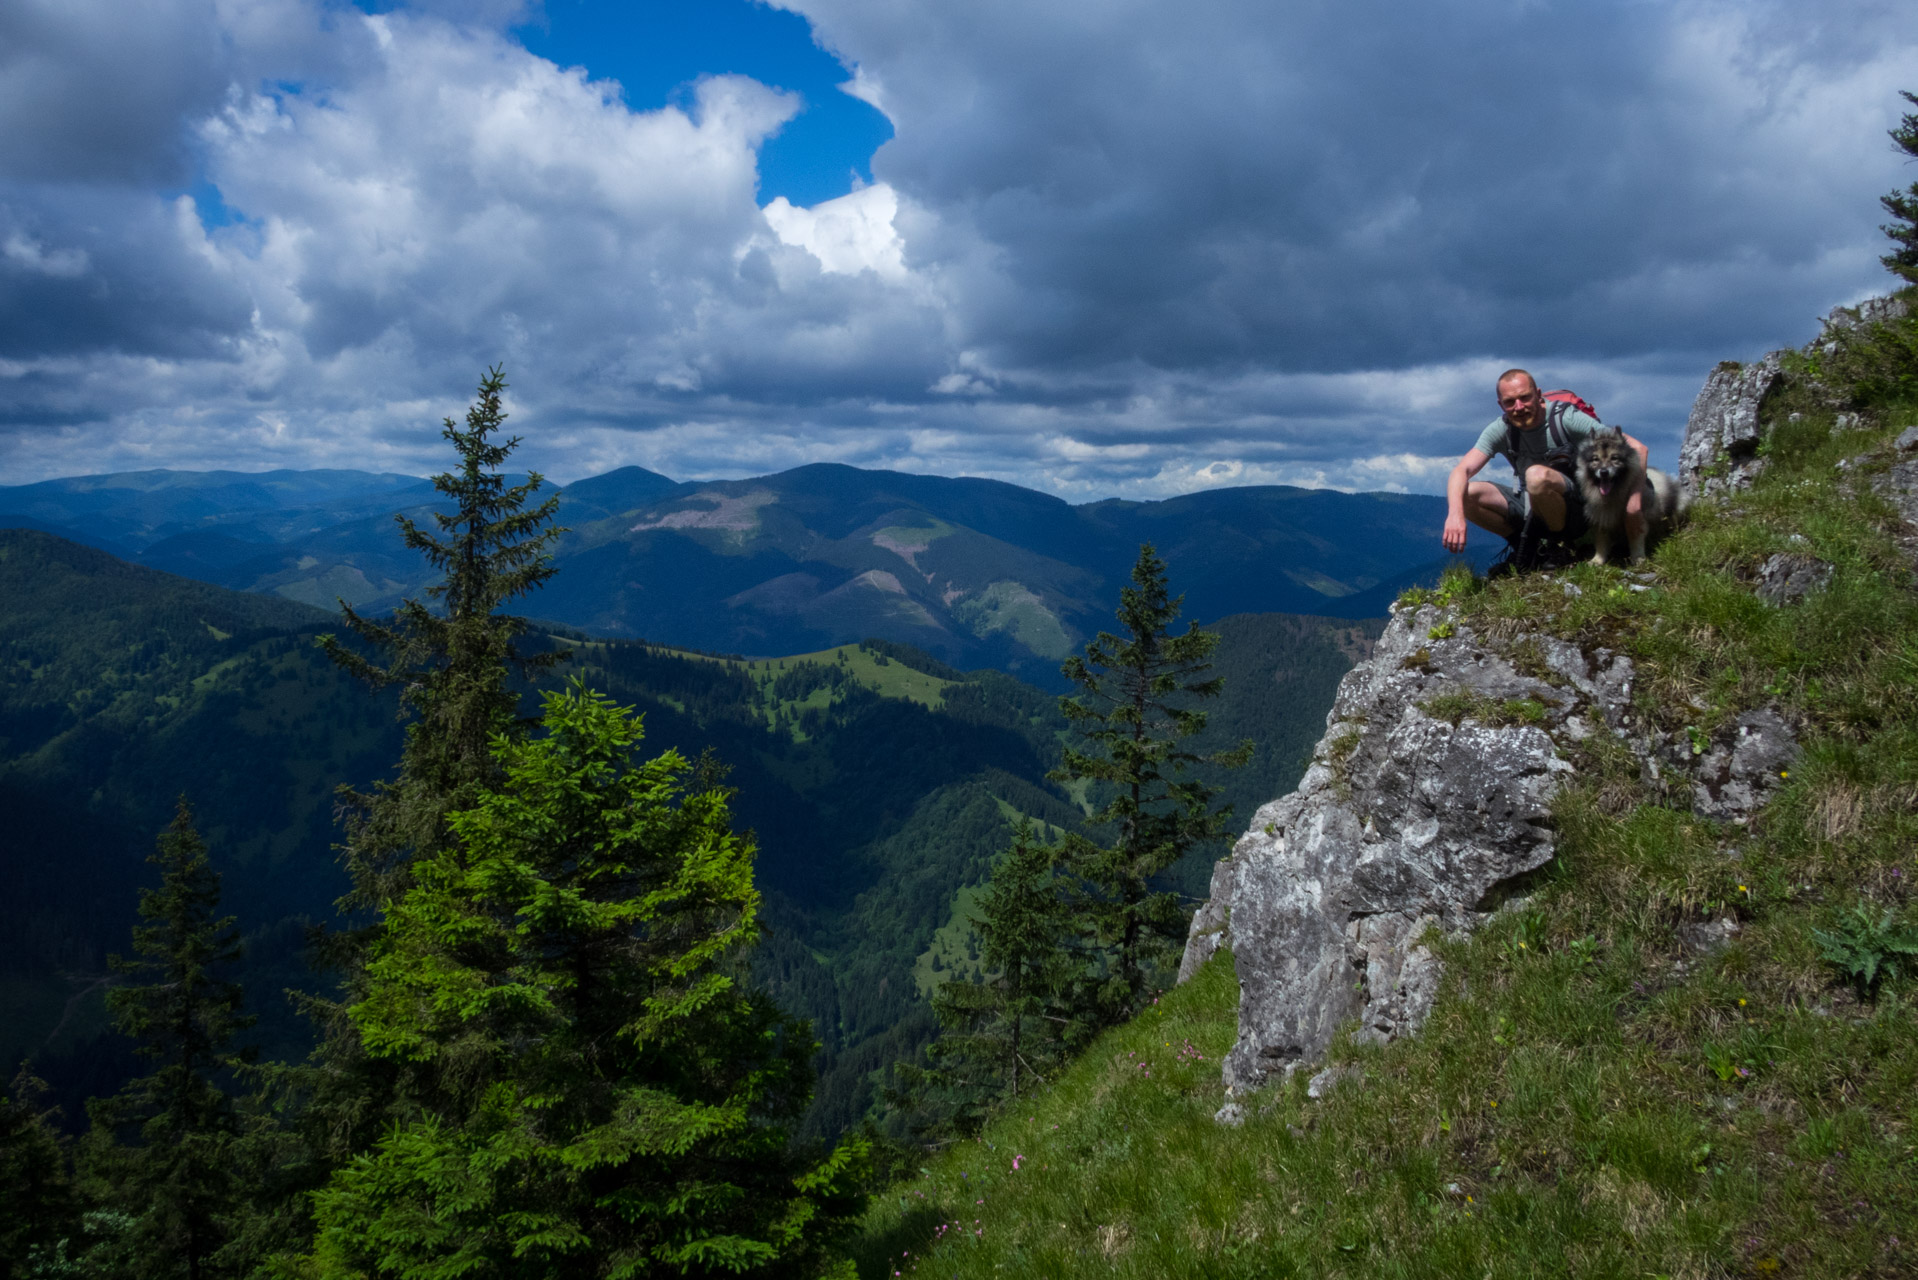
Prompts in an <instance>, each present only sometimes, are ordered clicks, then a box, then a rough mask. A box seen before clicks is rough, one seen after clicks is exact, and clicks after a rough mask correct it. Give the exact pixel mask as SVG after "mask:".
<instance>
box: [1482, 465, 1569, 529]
mask: <svg viewBox="0 0 1918 1280" xmlns="http://www.w3.org/2000/svg"><path fill="white" fill-rule="evenodd" d="M1480 479H1484V477H1482V476H1481V477H1480ZM1486 483H1487V484H1489V485H1491V486H1492V487H1493V488H1494V489H1497V490H1498V491H1499V492H1500V493H1502V494H1504V495H1505V510H1506V512H1507V513H1508V514H1509V515H1510V516H1511V518H1512V532H1511V534H1510V535H1509V536H1511V537H1514V538H1516V537H1517V536H1518V534H1519V530H1521V529H1523V528H1524V527H1525V518H1526V517H1527V516H1529V515H1530V514H1531V511H1532V504H1531V495H1530V494H1528V493H1526V492H1525V487H1524V486H1523V485H1521V484H1519V483H1518V477H1517V476H1514V477H1512V479H1511V481H1509V482H1507V481H1504V480H1486ZM1586 529H1587V525H1586V523H1585V504H1584V503H1583V502H1581V501H1580V500H1579V497H1578V482H1577V481H1576V480H1572V479H1571V478H1570V477H1567V485H1566V492H1565V527H1564V528H1563V529H1560V530H1558V531H1556V532H1554V531H1552V530H1550V529H1546V530H1544V532H1545V534H1546V536H1547V537H1552V538H1562V539H1563V540H1565V541H1566V542H1576V541H1578V540H1579V539H1580V538H1582V537H1584V536H1585V532H1586Z"/></svg>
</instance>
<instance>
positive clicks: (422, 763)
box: [322, 368, 567, 910]
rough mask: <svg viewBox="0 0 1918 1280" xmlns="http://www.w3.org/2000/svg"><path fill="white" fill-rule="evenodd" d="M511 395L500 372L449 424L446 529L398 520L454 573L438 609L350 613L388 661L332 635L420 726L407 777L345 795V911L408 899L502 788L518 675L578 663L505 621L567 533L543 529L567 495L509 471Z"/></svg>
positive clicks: (414, 604)
mask: <svg viewBox="0 0 1918 1280" xmlns="http://www.w3.org/2000/svg"><path fill="white" fill-rule="evenodd" d="M506 385H507V384H506V378H505V375H504V373H503V372H502V371H501V370H500V369H498V368H493V369H489V370H487V372H486V377H485V378H484V379H482V380H481V381H480V384H479V391H478V396H477V398H476V399H475V400H474V402H473V404H472V405H471V406H470V407H469V408H468V409H467V411H466V425H465V428H464V429H461V428H460V427H459V426H457V425H456V424H455V423H454V422H453V420H452V419H451V418H447V419H446V420H445V427H444V429H443V430H442V431H441V433H440V434H441V435H442V436H443V437H444V438H445V439H446V440H447V441H449V442H450V443H451V444H452V445H453V448H454V451H455V452H456V453H457V454H458V456H459V465H458V467H457V469H455V470H453V471H447V472H442V473H441V474H439V475H436V476H434V477H433V487H434V488H435V489H437V490H439V492H440V493H442V494H444V495H445V496H446V497H448V498H450V499H452V501H453V504H454V510H453V511H452V512H451V513H450V514H447V513H443V512H435V513H434V515H433V521H434V523H435V524H436V525H437V526H438V531H437V532H433V531H429V530H427V529H424V528H422V527H420V525H419V524H418V523H416V522H415V521H413V520H410V519H408V518H407V517H406V516H404V515H399V516H395V517H394V520H395V521H396V523H398V525H399V527H400V537H401V539H402V540H403V541H404V542H405V544H406V546H407V547H408V549H410V550H412V551H416V552H418V553H419V554H420V555H421V556H423V557H424V558H425V559H426V561H427V563H429V564H430V565H432V566H433V568H434V569H436V570H438V571H439V573H440V575H441V577H440V580H439V581H438V582H436V583H434V584H433V585H432V586H430V587H428V588H427V589H426V596H427V602H425V603H423V602H421V601H418V600H408V601H406V602H405V603H403V604H401V605H400V607H399V609H398V610H396V611H395V613H394V615H393V617H392V618H391V620H389V621H382V620H378V619H373V618H367V617H363V616H362V615H360V614H359V613H357V612H355V611H354V609H353V608H352V606H351V605H348V604H347V603H346V602H345V601H341V602H340V611H341V613H342V614H343V615H344V616H345V619H346V625H347V627H348V629H349V630H351V631H352V632H353V634H354V635H356V636H357V637H359V639H360V640H361V641H362V642H363V643H364V644H365V645H367V646H368V647H370V648H372V649H373V650H374V651H376V652H377V653H378V654H380V655H381V660H379V661H375V660H373V659H370V658H367V657H365V656H363V655H362V654H361V653H360V652H359V651H358V650H356V649H354V648H352V647H349V646H348V645H346V644H345V643H343V642H341V641H340V640H338V639H337V638H335V637H333V636H325V637H322V644H323V645H324V646H325V648H326V651H327V653H328V654H329V655H330V656H331V657H332V658H333V660H334V661H336V662H338V663H339V664H340V665H341V666H343V667H345V668H346V669H347V670H348V671H350V672H352V673H353V674H355V675H357V676H359V677H361V678H362V679H364V680H366V681H367V682H368V683H369V684H372V685H374V686H375V687H378V688H386V687H395V686H397V687H398V688H399V690H400V705H401V708H402V713H403V714H405V715H407V716H409V717H410V718H411V721H412V722H411V723H410V724H409V725H408V726H407V730H406V745H405V747H404V749H403V751H402V754H401V757H400V768H399V776H398V777H397V778H396V779H395V780H394V781H392V782H390V783H382V784H379V785H377V786H376V787H374V789H373V790H372V792H370V793H357V792H351V791H348V792H346V793H344V798H345V799H346V800H347V802H348V814H349V817H348V828H347V842H346V847H345V860H346V867H347V871H348V873H349V874H350V875H351V876H352V879H353V890H352V893H351V895H350V896H349V897H348V899H347V900H346V902H345V903H344V904H343V905H345V906H347V907H348V908H349V909H356V910H358V909H366V908H377V907H379V906H381V905H382V904H383V903H384V902H385V901H386V900H387V899H388V898H389V897H391V896H392V895H393V894H394V893H395V892H396V891H400V890H403V889H404V887H405V884H406V875H405V867H406V864H407V862H408V861H409V860H410V859H412V858H414V857H417V856H420V855H423V854H426V853H430V852H432V851H433V850H434V849H437V848H438V847H440V845H441V844H442V843H443V841H444V839H445V815H446V814H447V813H449V812H451V811H452V810H454V809H457V808H464V807H466V806H468V805H470V804H471V803H472V800H473V797H474V796H476V795H477V794H478V793H479V789H480V788H481V787H483V786H489V785H492V784H495V783H497V782H498V781H499V774H498V771H497V768H496V766H495V764H494V760H493V755H492V739H493V735H495V734H497V733H502V732H513V731H515V730H516V729H517V728H518V727H519V724H518V720H517V710H518V705H519V703H518V697H517V695H516V694H515V693H514V691H513V689H512V687H511V685H510V677H511V676H512V675H514V674H518V675H521V676H526V675H530V674H532V673H534V672H536V671H538V670H541V669H544V668H547V667H551V666H553V665H554V664H556V663H558V662H562V661H564V660H565V658H566V656H567V655H566V654H565V653H563V652H547V653H539V654H525V653H522V652H520V650H519V648H518V646H517V644H516V641H517V640H518V639H519V637H521V636H522V635H524V634H525V632H526V620H525V619H524V618H518V617H513V616H511V615H508V614H503V613H501V612H499V610H500V608H501V607H502V606H503V605H505V604H506V603H507V602H509V601H511V600H514V599H516V598H518V597H520V596H523V595H526V594H528V593H529V592H531V591H533V590H534V589H536V588H538V587H539V586H540V585H542V584H543V583H544V582H545V581H546V580H547V579H548V578H550V577H552V576H553V573H554V569H553V566H552V563H551V559H550V556H549V550H550V548H551V546H552V543H553V541H554V540H555V539H556V538H557V537H558V536H559V535H560V534H561V533H564V532H565V530H564V529H560V528H557V527H551V528H542V526H545V525H548V524H549V523H550V522H551V520H552V519H553V516H554V515H555V513H556V512H557V511H558V510H559V496H558V495H557V494H555V495H553V496H551V497H549V498H547V499H546V500H545V501H543V502H541V503H540V504H539V505H537V506H531V507H529V506H528V505H527V504H528V503H529V502H530V501H531V500H532V498H533V496H534V495H535V494H537V493H538V492H539V489H540V487H541V485H542V484H543V483H544V479H543V477H541V476H540V474H539V473H538V472H537V471H535V472H531V473H529V474H528V475H527V477H526V482H525V483H524V484H518V485H509V484H507V483H506V477H505V475H504V473H503V472H502V471H501V468H502V467H504V466H505V465H506V462H507V459H508V458H509V457H511V455H512V452H513V450H514V449H515V448H517V447H518V446H519V443H520V441H519V437H517V436H514V437H511V438H509V439H506V440H504V441H496V440H494V439H493V438H492V437H493V436H494V435H495V434H496V433H497V432H499V430H500V429H501V428H502V427H503V426H504V425H505V422H506V416H507V415H506V413H505V412H504V410H502V409H501V407H500V396H501V393H502V392H504V391H505V390H506Z"/></svg>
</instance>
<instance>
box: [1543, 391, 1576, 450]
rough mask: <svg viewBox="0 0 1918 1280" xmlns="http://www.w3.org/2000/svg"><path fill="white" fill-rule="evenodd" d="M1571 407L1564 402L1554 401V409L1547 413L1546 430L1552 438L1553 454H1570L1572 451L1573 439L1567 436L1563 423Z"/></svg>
mask: <svg viewBox="0 0 1918 1280" xmlns="http://www.w3.org/2000/svg"><path fill="white" fill-rule="evenodd" d="M1570 407H1571V406H1570V405H1568V404H1566V403H1565V402H1564V401H1563V400H1554V401H1552V407H1551V408H1550V409H1548V410H1546V411H1545V430H1546V432H1547V433H1549V434H1550V436H1551V440H1552V448H1551V452H1553V453H1570V452H1571V450H1572V441H1571V437H1569V436H1567V435H1566V434H1565V423H1564V421H1563V419H1564V417H1565V411H1566V410H1567V409H1569V408H1570Z"/></svg>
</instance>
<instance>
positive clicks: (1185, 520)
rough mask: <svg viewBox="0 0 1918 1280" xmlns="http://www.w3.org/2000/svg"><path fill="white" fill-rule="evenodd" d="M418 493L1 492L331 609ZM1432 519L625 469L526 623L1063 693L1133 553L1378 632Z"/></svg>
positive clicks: (1417, 562) (5, 511) (372, 588)
mask: <svg viewBox="0 0 1918 1280" xmlns="http://www.w3.org/2000/svg"><path fill="white" fill-rule="evenodd" d="M435 502H436V495H434V494H433V492H432V490H431V488H430V486H428V485H427V484H426V483H425V482H424V481H411V480H408V479H407V478H406V477H395V476H382V475H370V474H366V475H362V474H361V473H356V472H274V473H267V474H266V475H263V476H250V475H241V474H238V473H232V472H206V473H189V472H139V473H129V474H125V475H116V476H83V477H74V478H70V479H64V480H50V481H46V482H43V483H40V484H33V485H21V486H15V487H12V488H0V522H5V523H14V524H26V525H30V526H31V527H34V528H39V529H43V530H48V531H52V532H57V533H60V534H62V535H63V536H67V537H69V538H72V539H74V540H76V541H80V542H85V543H88V544H90V545H95V546H100V547H103V548H105V549H108V550H112V551H114V552H115V553H116V554H119V555H121V556H123V557H125V558H129V559H136V560H138V561H139V562H140V563H142V564H145V565H148V566H151V567H154V568H160V569H165V570H167V571H169V572H172V573H179V574H184V575H186V576H189V577H195V578H199V579H202V580H205V581H209V582H214V583H218V584H220V585H222V586H228V587H232V588H235V589H239V590H249V591H260V592H271V593H275V594H278V595H281V596H284V597H286V598H288V599H293V600H299V601H302V602H305V603H308V604H313V605H317V606H321V607H326V608H331V607H332V605H333V601H334V600H335V599H336V598H339V599H345V600H346V601H347V602H348V603H350V604H353V605H356V606H367V607H371V608H380V607H383V606H385V605H387V604H391V603H393V602H395V601H397V600H398V599H399V598H401V597H402V596H403V595H406V594H412V593H417V592H418V591H419V590H420V588H421V587H422V586H424V585H425V577H424V572H425V569H424V565H423V564H422V563H421V562H419V561H418V560H416V559H415V558H413V557H412V556H411V555H410V554H408V553H405V552H404V551H403V550H402V548H401V547H400V544H399V543H398V541H397V540H396V539H395V538H394V536H393V528H392V520H391V513H392V512H393V511H395V510H396V509H397V510H404V511H406V512H407V513H408V514H409V515H412V516H413V517H414V518H421V519H423V518H424V517H425V514H426V512H428V511H430V510H434V509H436V507H435ZM1443 507H1444V504H1443V501H1442V500H1441V499H1439V498H1436V497H1432V496H1430V495H1407V494H1384V493H1371V494H1347V493H1338V492H1334V491H1331V490H1324V489H1297V488H1290V487H1286V486H1274V485H1266V486H1248V487H1245V488H1235V489H1215V490H1209V491H1205V492H1200V493H1193V494H1187V495H1184V496H1182V497H1177V498H1171V499H1167V500H1164V501H1158V502H1131V501H1120V500H1110V501H1104V502H1095V503H1089V504H1085V505H1080V506H1073V505H1071V504H1069V503H1066V502H1064V501H1062V500H1060V499H1058V498H1054V497H1051V496H1049V495H1046V494H1042V493H1038V492H1035V491H1033V490H1030V489H1024V488H1020V487H1019V486H1017V485H1011V484H1003V483H1000V482H997V481H990V480H978V479H953V478H947V477H941V476H916V475H906V474H902V473H898V472H889V471H866V470H860V469H858V468H854V467H846V466H837V465H824V464H821V465H815V466H806V467H800V468H797V469H795V470H792V471H786V472H781V473H779V474H777V475H771V476H760V477H756V478H753V479H747V480H731V481H715V482H710V483H699V484H691V483H688V484H680V483H676V482H674V481H672V480H669V479H667V478H666V477H664V476H661V475H658V474H656V473H654V472H650V471H645V470H643V469H641V468H637V467H627V468H624V469H622V470H619V471H614V472H610V473H608V474H606V475H603V476H596V477H592V478H591V479H586V480H581V481H577V482H575V483H573V484H571V485H568V486H566V487H565V488H564V489H563V490H562V491H561V508H560V519H561V521H562V523H564V524H565V525H567V526H568V527H569V528H570V529H571V530H572V532H571V533H570V534H569V535H568V536H567V537H566V539H564V540H563V541H562V543H561V544H560V547H559V549H558V552H557V559H556V563H557V564H558V565H559V566H560V568H561V573H560V575H559V576H558V578H556V579H555V580H554V582H553V583H552V585H551V587H550V588H549V589H548V590H547V591H546V592H545V593H544V594H543V595H542V597H541V598H540V599H539V600H538V601H537V602H536V605H535V606H534V607H535V608H536V609H537V611H538V612H539V614H540V616H542V617H545V618H549V619H552V620H554V621H555V622H557V623H560V624H563V625H566V626H571V627H577V628H581V629H584V630H586V631H588V632H591V633H593V634H596V635H606V636H621V637H626V638H640V637H644V638H646V639H648V640H651V641H654V642H656V643H663V644H670V645H675V646H680V647H691V648H701V649H711V650H718V651H726V652H733V653H745V654H752V655H761V656H765V655H790V654H797V653H805V652H812V651H817V650H820V649H824V648H828V647H831V646H834V645H838V644H844V643H848V642H854V641H858V640H861V639H865V638H868V637H874V636H877V637H880V638H883V639H889V640H894V641H900V642H905V643H910V644H913V645H915V646H917V647H919V648H922V649H925V650H927V651H929V652H932V653H934V654H936V655H938V656H939V657H940V658H941V659H943V660H944V661H947V662H951V663H955V664H957V665H960V666H965V667H981V666H993V667H998V668H1000V669H1002V670H1006V671H1010V672H1013V673H1015V674H1018V675H1019V676H1020V677H1021V678H1023V679H1026V680H1028V681H1031V682H1034V683H1037V684H1040V685H1042V686H1045V687H1056V683H1055V682H1056V679H1057V673H1058V667H1059V662H1060V660H1061V659H1063V658H1064V657H1065V656H1066V655H1067V654H1069V653H1072V652H1076V651H1077V650H1078V648H1079V647H1080V646H1082V645H1083V644H1084V643H1085V641H1086V640H1087V639H1088V638H1089V637H1090V635H1091V633H1092V632H1093V631H1096V630H1097V629H1098V628H1100V627H1101V626H1103V625H1105V622H1106V619H1107V618H1108V617H1109V615H1110V611H1111V608H1112V605H1113V603H1114V602H1115V601H1116V599H1117V595H1118V588H1119V585H1120V584H1121V583H1122V582H1123V581H1124V580H1125V576H1126V573H1127V572H1128V571H1129V569H1130V567H1131V565H1132V561H1133V558H1134V556H1135V555H1136V554H1137V551H1138V548H1139V544H1140V543H1141V542H1145V541H1151V542H1153V543H1155V544H1156V545H1157V547H1158V549H1159V551H1160V553H1161V554H1162V555H1163V556H1164V557H1165V559H1166V561H1167V563H1168V564H1169V565H1170V567H1171V572H1172V580H1173V582H1174V583H1175V584H1176V586H1177V587H1178V589H1179V590H1181V591H1183V592H1185V594H1186V597H1187V606H1188V608H1187V612H1188V616H1197V617H1201V618H1207V619H1214V618H1220V617H1224V616H1226V615H1228V614H1235V613H1269V612H1288V613H1301V614H1311V615H1331V616H1337V617H1342V618H1352V619H1361V618H1373V617H1379V616H1382V615H1383V613H1384V610H1385V605H1386V604H1387V603H1388V602H1389V601H1390V600H1391V598H1392V597H1393V596H1394V595H1395V594H1396V593H1397V592H1398V591H1399V590H1400V589H1402V588H1403V587H1404V586H1406V585H1409V584H1410V583H1412V582H1413V581H1415V580H1419V581H1430V580H1431V579H1432V578H1433V577H1435V576H1436V574H1437V572H1438V569H1439V567H1440V562H1441V560H1442V558H1443V552H1442V551H1441V549H1440V548H1439V545H1438V540H1437V535H1436V530H1437V529H1438V527H1439V524H1440V523H1441V522H1442V517H1443Z"/></svg>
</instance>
